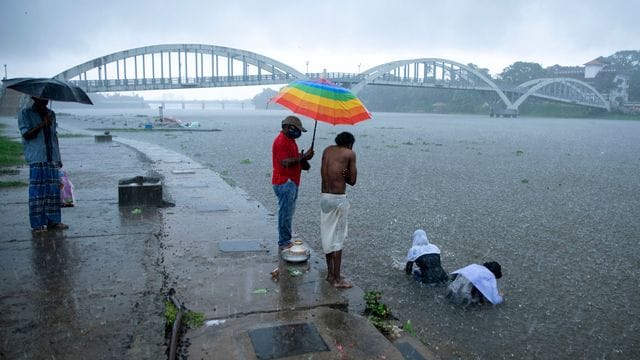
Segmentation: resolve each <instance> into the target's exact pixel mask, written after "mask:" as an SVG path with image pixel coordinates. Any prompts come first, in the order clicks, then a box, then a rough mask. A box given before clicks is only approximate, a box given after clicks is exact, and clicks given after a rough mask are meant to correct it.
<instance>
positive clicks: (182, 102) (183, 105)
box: [182, 101, 184, 110]
mask: <svg viewBox="0 0 640 360" xmlns="http://www.w3.org/2000/svg"><path fill="white" fill-rule="evenodd" d="M182 109H183V110H184V101H183V102H182Z"/></svg>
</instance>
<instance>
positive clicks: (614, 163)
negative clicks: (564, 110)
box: [59, 109, 640, 359]
mask: <svg viewBox="0 0 640 360" xmlns="http://www.w3.org/2000/svg"><path fill="white" fill-rule="evenodd" d="M61 112H65V113H72V114H71V115H64V114H63V115H60V116H59V122H60V123H61V124H62V125H61V126H62V127H64V125H65V124H67V125H70V126H76V127H85V128H107V127H108V128H122V127H124V126H127V127H132V128H138V126H139V125H140V124H142V123H144V122H145V121H146V119H148V117H145V116H154V115H156V111H153V110H139V111H135V110H134V111H132V110H109V111H100V110H87V111H84V110H83V111H80V110H73V111H68V110H59V113H61ZM165 114H166V115H172V116H175V117H177V118H179V119H181V120H183V121H198V122H199V123H200V124H201V127H202V128H203V129H219V130H220V131H215V132H188V131H182V132H157V131H146V132H121V131H112V133H113V135H115V136H121V137H131V138H136V139H139V140H144V141H148V142H152V143H158V144H162V145H164V146H166V147H167V148H170V149H173V150H175V151H178V152H181V153H184V154H187V155H189V156H190V157H192V158H193V159H194V160H196V161H198V162H200V163H202V164H203V165H206V166H208V167H210V168H212V169H213V170H215V171H216V172H218V173H219V174H220V175H221V176H222V177H223V178H225V179H226V180H227V181H228V182H229V183H231V184H234V185H236V186H238V187H241V188H243V189H245V190H246V191H247V192H248V193H249V194H251V195H252V196H254V197H255V198H256V199H257V200H259V201H261V202H262V203H263V204H264V205H266V206H267V207H268V208H270V209H272V210H273V211H275V210H276V201H275V195H274V194H273V190H272V188H271V184H270V180H271V142H272V141H273V138H274V137H275V135H276V134H277V131H278V130H279V123H280V120H281V119H282V118H283V117H284V116H285V115H287V113H286V112H284V111H275V110H274V111H255V110H244V111H241V110H188V109H187V110H167V111H166V112H165ZM303 122H304V124H305V126H306V127H307V128H308V129H310V130H312V128H313V122H312V121H310V120H306V119H303ZM125 123H126V125H125ZM345 130H346V131H350V132H352V133H353V134H354V135H355V137H356V143H355V146H354V150H355V151H356V153H357V159H358V160H357V165H358V171H359V174H358V183H357V185H356V186H355V187H353V188H349V189H348V190H347V191H348V196H349V198H350V200H351V202H352V212H351V214H350V218H349V226H350V227H349V239H348V242H347V244H346V248H345V250H344V258H343V259H344V265H343V267H344V270H343V272H344V274H345V275H347V276H349V277H350V278H351V279H352V280H353V281H355V283H357V284H358V285H359V286H360V287H362V288H363V289H364V290H365V291H366V290H381V291H383V302H385V303H387V304H388V305H390V307H391V308H392V309H393V311H394V313H395V315H396V316H397V317H398V318H399V319H401V320H402V321H405V320H407V319H410V320H411V321H412V323H413V327H414V329H415V330H416V333H417V336H418V337H419V338H420V339H421V340H422V341H423V342H425V343H426V344H428V345H429V346H430V347H432V348H433V349H434V351H435V352H436V353H437V354H438V355H440V356H442V357H443V358H455V357H460V358H481V359H495V358H516V359H519V358H539V359H548V358H590V359H591V358H613V359H615V358H620V359H631V358H638V357H639V356H640V335H639V334H640V281H639V280H638V279H639V275H640V274H639V271H638V265H639V264H640V255H639V254H640V250H639V248H638V240H639V239H640V221H639V219H640V122H639V121H616V120H593V119H541V118H519V119H502V118H499V119H494V118H489V117H486V116H464V115H424V114H420V115H417V114H385V113H379V114H374V119H372V120H369V121H366V122H363V123H360V124H358V125H356V126H336V127H333V126H330V125H326V124H323V123H319V124H318V129H317V135H316V142H315V147H316V153H317V154H316V157H315V158H314V159H312V160H311V166H312V169H311V170H310V171H309V172H305V173H303V179H302V186H301V190H300V191H301V192H300V197H299V200H298V206H297V213H296V217H295V219H294V223H295V225H294V227H295V229H296V231H297V232H298V233H299V234H300V235H301V236H302V237H303V238H304V239H306V240H307V241H308V242H309V243H310V244H311V246H313V247H314V248H315V249H316V250H320V242H319V240H318V239H319V199H320V198H319V194H320V177H319V166H320V157H321V151H322V149H323V148H324V147H325V146H327V145H329V144H332V143H333V139H334V137H335V135H336V134H337V133H338V132H340V131H345ZM310 138H311V134H310V132H309V133H306V134H304V135H303V137H302V138H301V139H300V140H299V141H298V143H299V144H300V145H301V147H305V148H306V147H308V146H309V144H310V142H311V140H310ZM416 228H424V229H425V230H426V231H427V232H428V234H429V238H430V239H431V241H432V242H433V243H435V244H437V245H439V246H440V248H441V249H442V251H443V253H442V264H443V266H444V268H445V270H447V271H453V270H455V269H457V268H459V267H462V266H465V265H467V264H469V263H472V262H476V263H482V262H484V261H488V260H496V261H498V262H500V263H501V264H502V266H503V274H504V277H503V278H502V279H501V280H499V287H500V288H501V289H502V290H503V291H504V293H505V303H504V304H501V305H499V306H496V307H490V306H486V307H480V308H467V309H462V308H457V307H453V306H451V305H450V304H449V303H447V301H445V299H444V297H443V295H444V290H443V289H441V288H425V287H421V286H420V285H419V284H417V283H414V282H413V281H412V280H410V279H409V278H408V277H407V276H405V274H404V272H403V271H401V270H399V268H400V267H401V266H403V264H404V262H403V261H404V256H405V254H406V251H407V250H408V248H409V247H410V245H411V234H412V233H413V231H414V230H415V229H416Z"/></svg>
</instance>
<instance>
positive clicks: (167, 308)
mask: <svg viewBox="0 0 640 360" xmlns="http://www.w3.org/2000/svg"><path fill="white" fill-rule="evenodd" d="M177 316H178V308H177V307H176V305H175V304H174V303H173V302H172V301H171V300H166V301H165V302H164V317H165V319H166V321H167V326H169V327H172V326H173V323H174V322H175V321H176V317H177ZM182 324H183V325H185V326H187V327H188V328H191V329H194V328H197V327H200V326H202V325H204V314H203V313H200V312H195V311H191V310H188V309H184V312H183V314H182Z"/></svg>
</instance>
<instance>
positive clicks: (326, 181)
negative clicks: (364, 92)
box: [320, 132, 358, 288]
mask: <svg viewBox="0 0 640 360" xmlns="http://www.w3.org/2000/svg"><path fill="white" fill-rule="evenodd" d="M335 141H336V145H331V146H328V147H327V148H326V149H325V150H324V152H323V153H322V167H321V168H320V173H321V175H322V200H321V202H320V209H321V211H320V238H321V239H322V250H323V251H324V253H325V257H326V260H327V281H328V282H329V283H331V285H333V286H335V287H336V288H350V287H352V286H353V285H352V284H351V283H350V282H349V281H347V280H346V279H345V278H344V277H342V276H340V265H341V262H342V248H343V245H344V240H345V239H346V237H347V232H348V231H347V230H348V222H347V215H348V213H349V207H350V204H349V200H347V195H346V188H347V184H349V185H351V186H353V185H355V184H356V178H357V177H358V171H357V169H356V153H355V152H353V150H352V148H353V143H354V142H355V138H354V137H353V135H352V134H351V133H348V132H342V133H340V134H338V136H336V139H335Z"/></svg>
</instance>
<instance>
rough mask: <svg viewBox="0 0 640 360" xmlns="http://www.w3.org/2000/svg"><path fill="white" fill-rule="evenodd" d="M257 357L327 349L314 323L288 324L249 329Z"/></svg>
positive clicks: (275, 357)
mask: <svg viewBox="0 0 640 360" xmlns="http://www.w3.org/2000/svg"><path fill="white" fill-rule="evenodd" d="M249 337H250V338H251V344H252V345H253V349H254V351H255V353H256V358H258V359H279V358H282V357H289V356H294V355H301V354H306V353H311V352H319V351H329V347H328V346H327V344H326V343H325V342H324V340H323V339H322V337H321V336H320V334H319V333H318V329H316V327H315V325H314V324H310V323H303V324H289V325H281V326H274V327H268V328H262V329H256V330H251V331H249Z"/></svg>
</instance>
